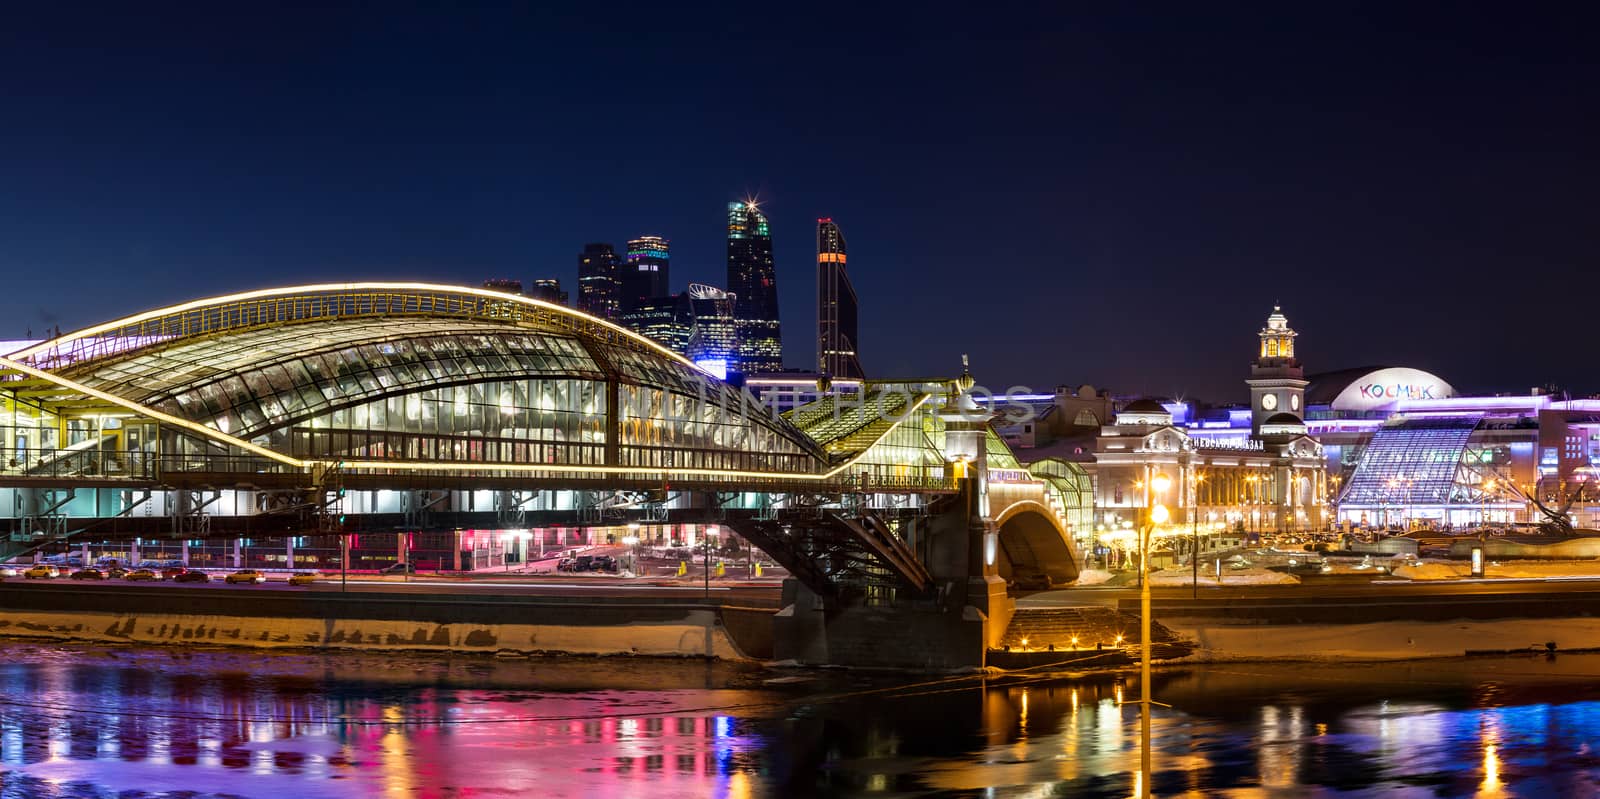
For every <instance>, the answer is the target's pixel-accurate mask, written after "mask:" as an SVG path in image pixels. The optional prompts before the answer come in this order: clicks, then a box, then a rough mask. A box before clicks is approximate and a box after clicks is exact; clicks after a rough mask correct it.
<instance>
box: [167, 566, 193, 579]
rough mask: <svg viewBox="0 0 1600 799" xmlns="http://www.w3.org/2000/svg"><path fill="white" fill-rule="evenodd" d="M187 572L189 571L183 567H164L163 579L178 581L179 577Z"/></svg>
mask: <svg viewBox="0 0 1600 799" xmlns="http://www.w3.org/2000/svg"><path fill="white" fill-rule="evenodd" d="M187 571H189V570H188V569H187V568H185V567H183V566H163V567H162V568H161V579H163V580H176V579H178V576H179V575H181V574H183V573H185V572H187Z"/></svg>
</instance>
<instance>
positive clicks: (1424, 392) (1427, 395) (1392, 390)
mask: <svg viewBox="0 0 1600 799" xmlns="http://www.w3.org/2000/svg"><path fill="white" fill-rule="evenodd" d="M1438 388H1439V387H1438V386H1436V385H1426V386H1413V385H1411V384H1409V383H1390V384H1389V385H1383V384H1381V383H1367V384H1366V385H1363V386H1360V387H1359V390H1360V391H1361V394H1362V395H1363V396H1367V397H1371V398H1372V399H1439V398H1438V397H1435V396H1434V393H1433V392H1434V391H1436V390H1438Z"/></svg>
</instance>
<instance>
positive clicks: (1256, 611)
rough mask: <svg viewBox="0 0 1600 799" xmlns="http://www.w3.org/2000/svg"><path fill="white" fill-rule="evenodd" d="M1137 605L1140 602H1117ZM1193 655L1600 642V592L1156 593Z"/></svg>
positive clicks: (1311, 655) (1432, 651)
mask: <svg viewBox="0 0 1600 799" xmlns="http://www.w3.org/2000/svg"><path fill="white" fill-rule="evenodd" d="M1119 604H1120V606H1121V608H1122V609H1123V610H1124V611H1127V610H1130V609H1132V610H1133V611H1135V612H1136V611H1137V604H1138V603H1137V602H1136V601H1135V602H1127V601H1124V602H1121V603H1119ZM1152 615H1153V616H1154V617H1155V618H1156V619H1157V620H1159V621H1160V622H1161V624H1163V625H1164V626H1166V627H1167V628H1168V629H1170V630H1171V631H1172V633H1173V634H1175V635H1177V636H1178V637H1180V638H1183V639H1185V640H1187V641H1190V642H1192V643H1193V645H1194V652H1193V653H1192V654H1190V655H1189V656H1188V657H1186V658H1185V659H1186V660H1202V661H1204V660H1402V659H1410V658H1430V657H1459V656H1462V655H1468V654H1474V653H1488V652H1511V651H1527V650H1530V649H1535V650H1537V649H1544V648H1546V647H1547V646H1550V647H1553V648H1554V649H1556V650H1557V651H1568V650H1588V649H1594V648H1600V618H1597V617H1600V592H1590V591H1542V590H1539V589H1537V588H1530V589H1528V590H1526V591H1521V592H1515V591H1510V592H1502V593H1495V594H1483V595H1474V594H1454V595H1447V596H1366V597H1358V596H1339V597H1318V596H1314V595H1313V596H1306V597H1296V598H1286V597H1272V598H1259V599H1257V598H1235V599H1228V600H1220V601H1218V600H1210V601H1207V600H1199V601H1192V600H1158V601H1156V602H1155V603H1154V605H1153V608H1152Z"/></svg>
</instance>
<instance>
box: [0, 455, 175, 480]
mask: <svg viewBox="0 0 1600 799" xmlns="http://www.w3.org/2000/svg"><path fill="white" fill-rule="evenodd" d="M156 468H157V466H156V463H155V459H154V456H153V455H152V454H151V453H149V452H144V451H142V450H105V449H100V448H98V447H95V448H83V447H66V448H59V449H37V448H18V449H11V450H6V451H5V452H4V453H3V454H0V475H3V476H8V477H32V478H47V479H70V478H75V477H81V478H93V479H106V478H111V479H125V480H153V479H155V476H156Z"/></svg>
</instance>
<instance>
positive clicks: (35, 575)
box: [22, 563, 61, 580]
mask: <svg viewBox="0 0 1600 799" xmlns="http://www.w3.org/2000/svg"><path fill="white" fill-rule="evenodd" d="M22 576H23V577H25V578H27V579H29V580H54V579H55V578H57V577H60V576H61V570H60V569H57V568H56V567H54V566H52V565H50V564H48V563H36V564H34V565H33V567H32V568H30V569H28V570H27V571H25V572H23V573H22Z"/></svg>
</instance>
